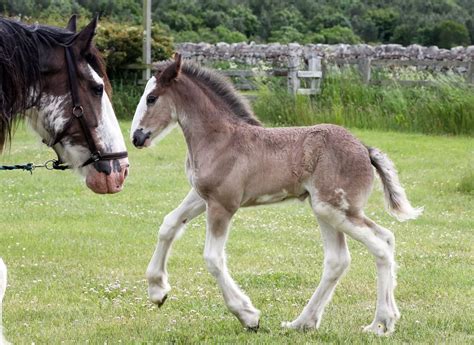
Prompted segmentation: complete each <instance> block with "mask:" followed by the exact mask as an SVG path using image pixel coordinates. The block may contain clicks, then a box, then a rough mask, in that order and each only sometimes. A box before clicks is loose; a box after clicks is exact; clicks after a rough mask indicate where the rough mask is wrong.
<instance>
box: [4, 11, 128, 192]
mask: <svg viewBox="0 0 474 345" xmlns="http://www.w3.org/2000/svg"><path fill="white" fill-rule="evenodd" d="M96 26H97V18H94V19H93V20H92V21H91V22H90V23H89V24H88V25H87V26H86V27H85V28H84V29H83V30H82V31H81V32H79V33H75V27H76V23H75V16H73V17H72V18H71V20H70V22H69V24H68V27H67V28H66V29H62V28H57V27H51V26H46V25H32V26H30V25H26V24H23V23H20V22H15V21H12V20H9V19H5V18H0V151H1V150H2V149H3V147H4V144H5V142H6V141H7V140H8V139H9V138H10V137H11V131H12V126H13V123H14V121H15V119H19V118H21V117H25V116H26V117H27V118H28V120H29V123H30V124H31V127H32V128H33V129H34V130H35V131H36V132H37V133H38V134H39V135H40V137H41V138H42V140H43V142H44V143H45V144H46V145H48V146H50V147H52V148H53V149H54V151H56V153H57V155H58V158H59V160H60V161H61V162H63V163H67V164H68V165H70V166H71V167H72V168H74V169H75V170H76V171H78V172H79V173H80V174H81V175H82V176H84V177H85V179H86V184H87V186H88V187H89V188H90V189H91V190H92V191H94V192H96V193H102V194H105V193H116V192H119V191H120V190H122V187H123V183H124V180H125V178H126V176H127V174H128V159H127V152H126V147H125V143H124V140H123V136H122V133H121V131H120V127H119V125H118V122H117V119H116V117H115V113H114V110H113V108H112V104H111V103H110V98H109V95H110V83H109V80H108V78H107V75H106V72H105V67H104V63H103V60H102V58H101V57H100V55H99V53H98V50H97V49H96V48H95V46H94V45H93V43H92V40H93V37H94V33H95V29H96ZM104 91H105V92H104ZM30 109H31V110H32V111H27V110H30Z"/></svg>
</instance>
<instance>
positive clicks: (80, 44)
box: [73, 16, 99, 54]
mask: <svg viewBox="0 0 474 345" xmlns="http://www.w3.org/2000/svg"><path fill="white" fill-rule="evenodd" d="M98 20H99V16H95V17H94V19H92V21H91V22H90V23H89V24H87V26H86V27H85V28H84V29H82V31H81V32H79V33H78V34H77V37H76V39H75V40H74V43H73V45H74V46H75V47H77V48H78V49H79V51H80V53H81V54H86V53H88V52H89V50H90V49H91V46H92V39H93V38H94V35H95V30H96V28H97V22H98Z"/></svg>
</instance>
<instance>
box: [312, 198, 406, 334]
mask: <svg viewBox="0 0 474 345" xmlns="http://www.w3.org/2000/svg"><path fill="white" fill-rule="evenodd" d="M315 212H316V214H318V216H319V217H321V218H323V219H324V220H325V221H326V222H328V223H329V224H331V225H332V226H333V227H335V228H336V229H337V230H339V231H342V232H344V233H346V234H347V235H349V236H351V237H352V238H354V239H356V240H357V241H359V242H362V243H363V244H364V245H365V246H366V247H367V249H368V250H369V252H370V253H372V255H374V256H375V262H376V267H377V308H376V312H375V318H374V321H373V322H372V323H371V324H370V325H369V326H367V327H365V328H364V330H365V331H370V332H374V333H376V334H378V335H386V334H390V333H392V332H393V331H394V330H395V323H396V321H397V320H398V319H399V318H400V312H399V311H398V308H397V305H396V303H395V297H394V289H395V285H396V279H395V259H394V255H395V254H394V253H395V238H394V236H393V234H392V233H391V232H390V231H389V230H387V229H385V228H383V227H381V226H379V225H377V224H375V223H374V222H373V221H371V220H370V219H368V218H367V217H365V216H364V215H363V214H362V213H361V214H360V215H358V216H354V217H347V216H346V215H345V214H344V213H343V212H342V211H340V210H338V209H336V208H334V207H332V206H331V205H329V204H326V203H319V204H318V205H316V207H315Z"/></svg>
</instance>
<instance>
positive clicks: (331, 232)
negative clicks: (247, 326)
mask: <svg viewBox="0 0 474 345" xmlns="http://www.w3.org/2000/svg"><path fill="white" fill-rule="evenodd" d="M318 221H319V225H320V228H321V237H322V240H323V244H324V270H323V275H322V278H321V282H320V283H319V286H318V288H317V289H316V291H315V293H314V294H313V296H312V297H311V299H310V301H309V302H308V304H307V305H306V307H305V308H304V309H303V311H302V313H301V314H300V316H298V318H297V319H296V320H294V321H293V322H283V323H282V327H287V328H295V329H311V328H318V327H319V323H320V322H321V318H322V315H323V312H324V308H325V307H326V305H327V304H328V303H329V301H330V300H331V298H332V294H333V292H334V290H335V288H336V285H337V283H338V281H339V279H340V278H341V277H342V275H343V274H344V272H345V271H346V269H347V267H349V264H350V260H351V258H350V254H349V250H348V248H347V243H346V238H345V235H344V233H342V232H339V231H337V230H335V229H334V228H333V227H332V226H330V225H329V224H328V223H326V222H325V221H324V220H322V219H318Z"/></svg>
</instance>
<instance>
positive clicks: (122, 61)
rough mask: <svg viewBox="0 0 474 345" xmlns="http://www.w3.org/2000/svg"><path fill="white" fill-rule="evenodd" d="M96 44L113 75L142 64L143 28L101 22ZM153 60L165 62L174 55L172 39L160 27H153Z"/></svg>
mask: <svg viewBox="0 0 474 345" xmlns="http://www.w3.org/2000/svg"><path fill="white" fill-rule="evenodd" d="M97 31H98V32H97V36H96V44H97V47H98V48H99V50H100V51H101V52H102V54H103V56H104V58H105V61H106V63H107V69H108V72H109V73H110V74H111V75H114V74H118V73H120V71H121V69H123V68H124V67H126V66H127V65H130V64H137V63H141V62H142V46H143V36H142V35H143V28H142V27H141V26H138V25H129V24H118V23H112V22H105V21H101V22H100V24H99V27H98V30H97ZM151 33H152V35H151V36H152V43H151V51H152V60H153V61H157V60H165V59H167V58H169V57H170V56H171V54H172V53H173V41H172V39H171V37H169V36H168V34H167V33H166V32H165V31H164V30H163V29H162V28H161V27H160V26H158V25H153V27H152V32H151Z"/></svg>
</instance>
